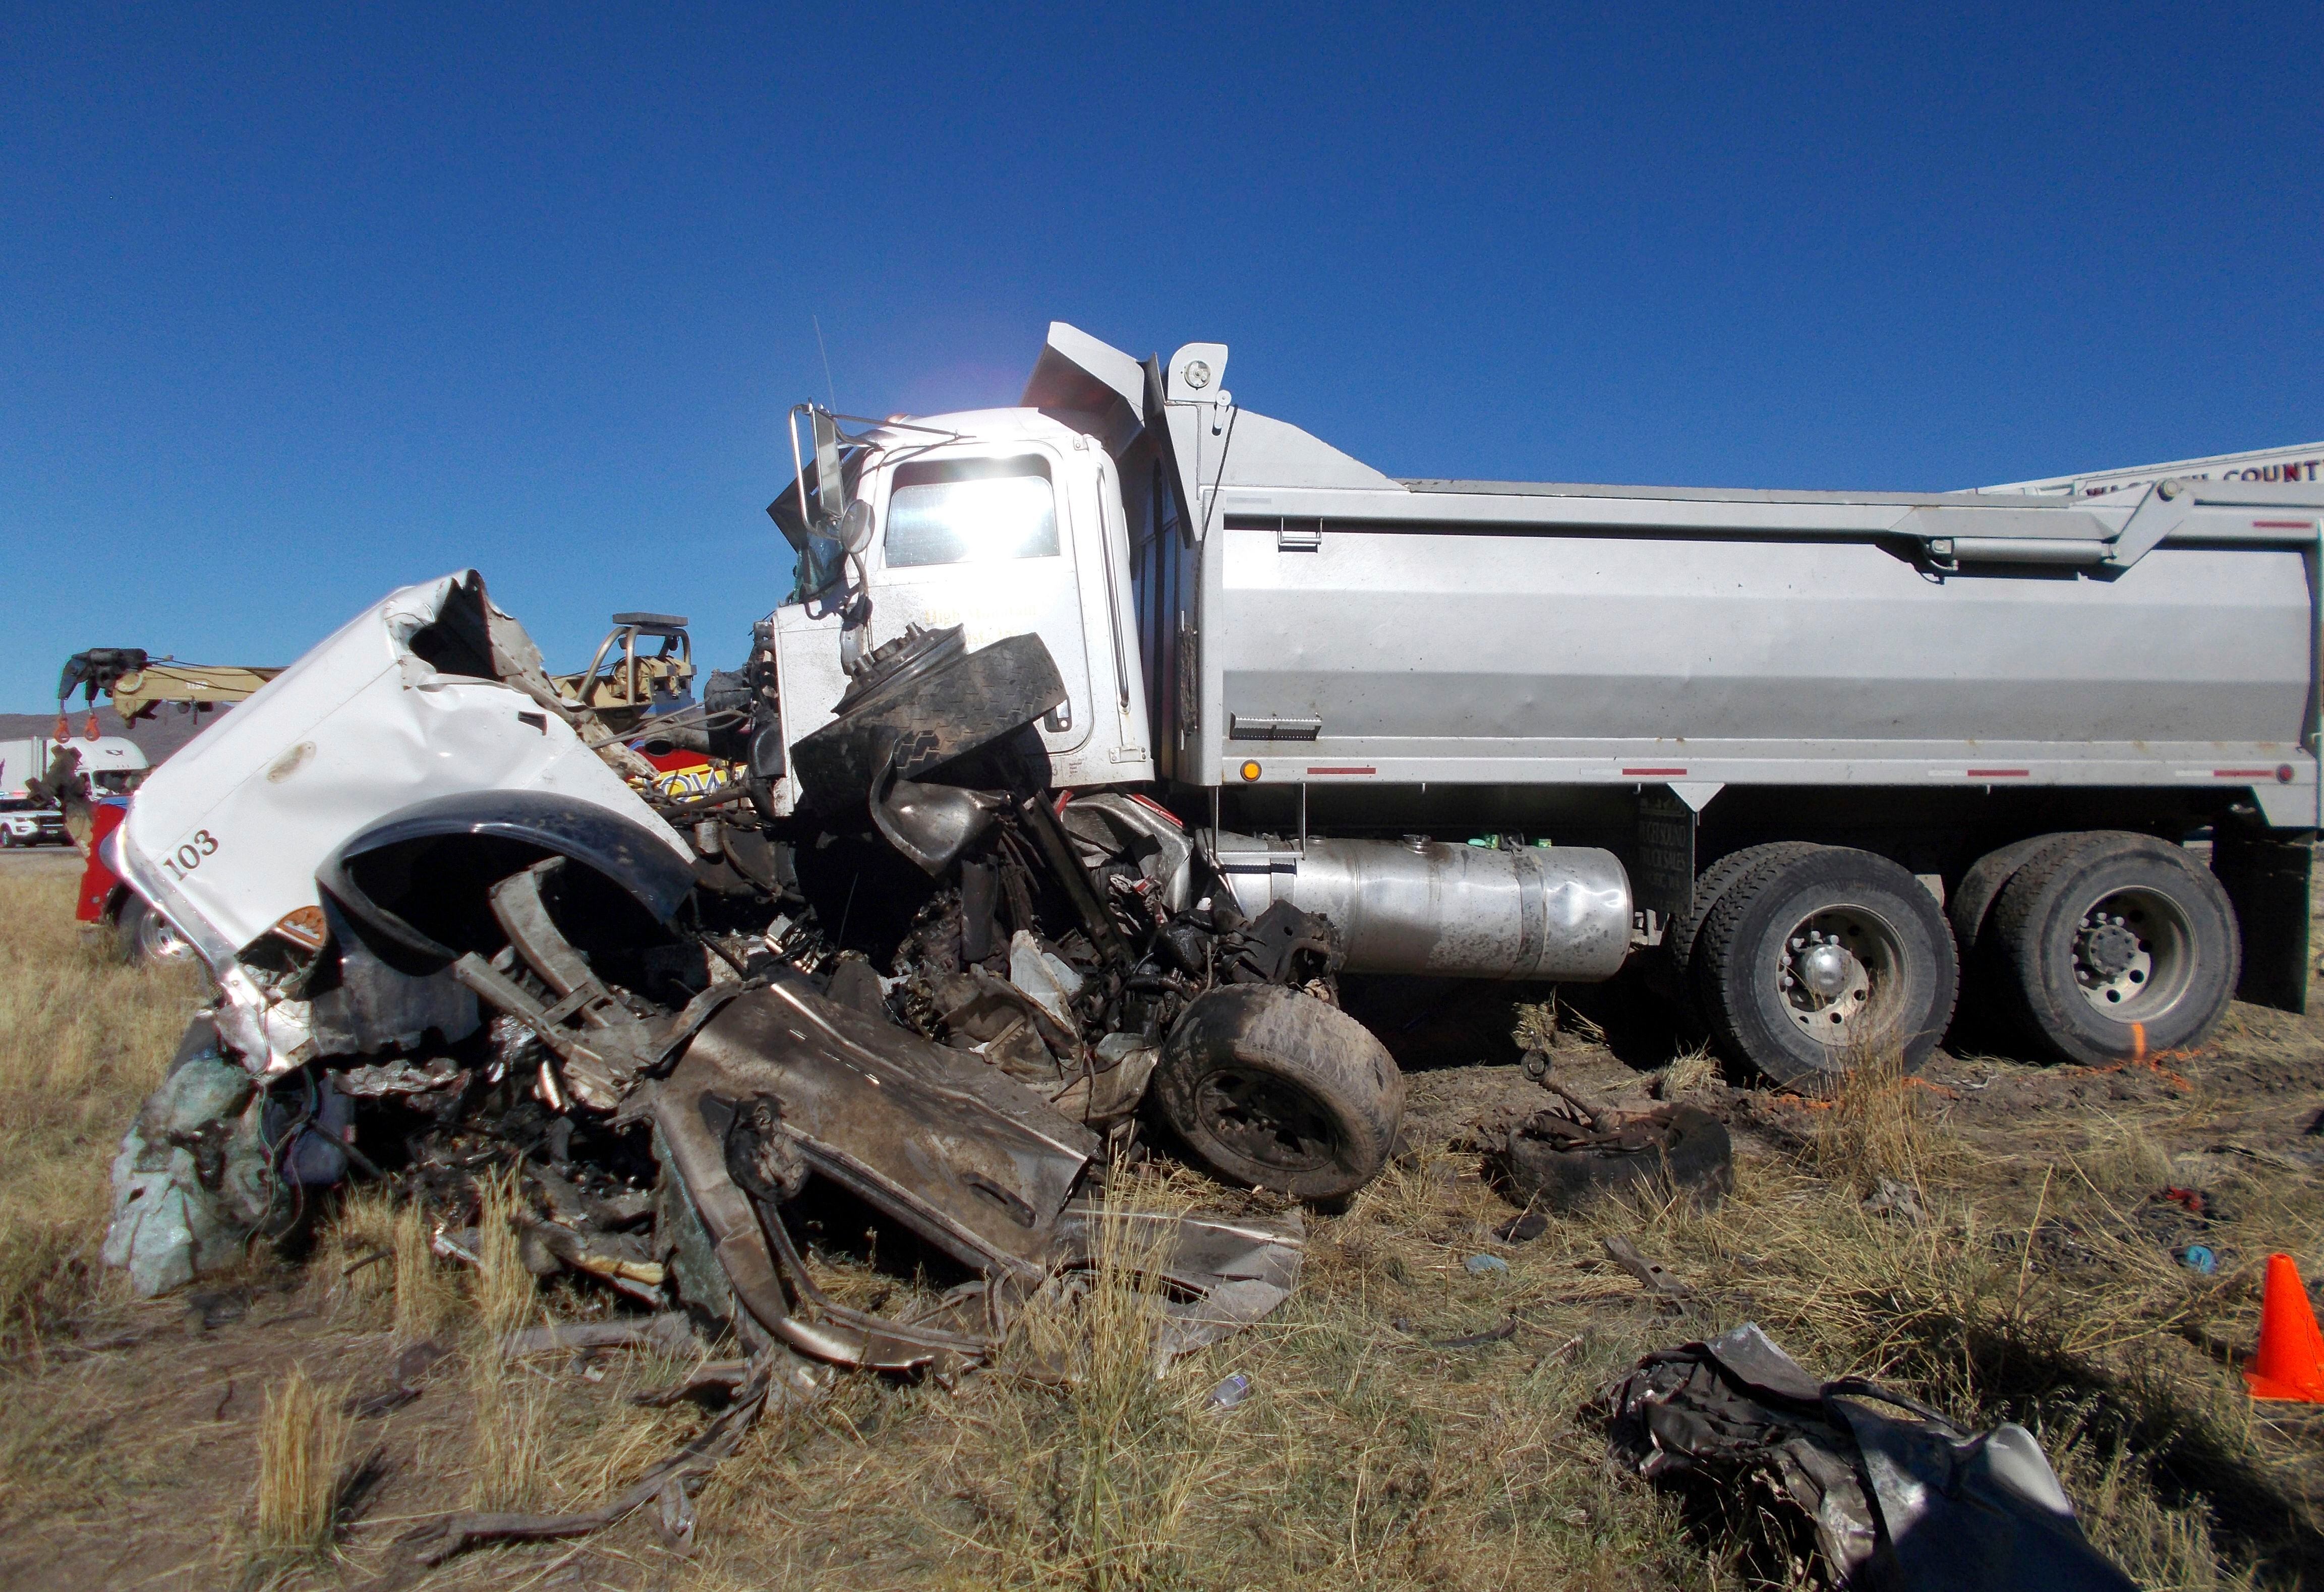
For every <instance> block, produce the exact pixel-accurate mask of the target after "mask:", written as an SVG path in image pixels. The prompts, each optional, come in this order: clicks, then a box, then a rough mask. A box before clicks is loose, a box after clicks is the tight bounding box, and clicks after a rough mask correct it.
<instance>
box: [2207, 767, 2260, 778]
mask: <svg viewBox="0 0 2324 1592" xmlns="http://www.w3.org/2000/svg"><path fill="white" fill-rule="evenodd" d="M2211 778H2214V779H2273V778H2275V770H2274V769H2273V768H2214V769H2212V770H2211Z"/></svg>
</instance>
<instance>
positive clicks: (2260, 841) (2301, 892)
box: [2211, 824, 2316, 1015]
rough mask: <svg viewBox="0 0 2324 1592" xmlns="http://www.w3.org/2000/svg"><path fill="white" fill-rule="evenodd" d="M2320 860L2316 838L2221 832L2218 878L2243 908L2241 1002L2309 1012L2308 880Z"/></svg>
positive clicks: (2225, 828) (2239, 912) (2215, 857)
mask: <svg viewBox="0 0 2324 1592" xmlns="http://www.w3.org/2000/svg"><path fill="white" fill-rule="evenodd" d="M2315 860H2316V837H2315V836H2314V835H2313V834H2303V835H2301V836H2299V837H2297V838H2296V839H2295V838H2287V837H2285V836H2282V835H2280V834H2254V833H2250V832H2248V831H2246V830H2241V829H2237V828H2236V827H2234V826H2233V825H2231V824H2220V825H2219V827H2218V833H2216V835H2215V836H2214V838H2213V839H2212V842H2211V871H2212V872H2213V873H2214V874H2216V875H2218V880H2219V883H2220V885H2221V886H2222V887H2223V888H2225V889H2226V890H2227V899H2228V900H2229V901H2230V902H2232V903H2233V904H2234V906H2235V909H2236V929H2237V931H2238V932H2239V934H2241V936H2242V938H2243V946H2244V963H2243V977H2242V978H2241V980H2239V981H2238V982H2237V984H2236V998H2237V999H2238V1000H2248V1001H2250V1002H2251V1003H2252V1004H2253V1005H2255V1006H2272V1007H2273V1008H2276V1009H2277V1010H2278V1011H2287V1012H2296V1013H2300V1014H2302V1015H2304V1014H2305V1013H2306V1012H2307V1010H2308V976H2309V971H2310V969H2309V963H2308V952H2309V939H2308V932H2309V916H2308V914H2309V911H2310V906H2309V900H2308V881H2309V875H2310V871H2311V870H2312V869H2313V868H2314V866H2315Z"/></svg>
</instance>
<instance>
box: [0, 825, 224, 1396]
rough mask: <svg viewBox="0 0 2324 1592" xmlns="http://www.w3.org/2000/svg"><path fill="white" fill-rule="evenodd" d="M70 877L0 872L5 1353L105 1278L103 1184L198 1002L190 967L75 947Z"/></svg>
mask: <svg viewBox="0 0 2324 1592" xmlns="http://www.w3.org/2000/svg"><path fill="white" fill-rule="evenodd" d="M77 882H78V876H77V875H75V874H73V873H71V872H69V871H67V870H64V869H62V868H56V869H47V868H42V869H39V870H37V871H35V870H33V869H32V868H16V867H12V868H11V869H10V870H7V871H6V872H0V925H5V932H0V1348H7V1349H9V1350H11V1351H15V1350H22V1349H23V1348H26V1347H28V1346H30V1345H31V1344H32V1342H33V1341H34V1340H35V1339H37V1338H38V1336H39V1335H40V1333H41V1332H42V1331H45V1330H52V1329H53V1328H54V1327H56V1326H57V1325H58V1324H60V1323H61V1322H63V1321H67V1320H69V1319H70V1318H72V1317H73V1316H75V1315H76V1314H78V1313H79V1312H80V1311H84V1310H85V1309H86V1308H87V1307H88V1305H89V1304H90V1303H91V1302H93V1301H95V1300H96V1299H97V1298H98V1297H99V1296H100V1294H103V1293H107V1292H108V1290H110V1291H112V1292H114V1293H118V1292H119V1288H118V1279H113V1280H112V1281H111V1282H108V1280H107V1279H106V1276H105V1274H104V1273H103V1272H102V1270H101V1268H100V1267H99V1266H98V1265H97V1248H98V1246H99V1245H100V1244H101V1243H102V1241H103V1239H104V1236H105V1223H106V1216H107V1214H108V1213H109V1211H110V1210H111V1204H112V1192H111V1183H110V1182H109V1174H110V1172H111V1169H112V1164H113V1156H114V1152H115V1150H116V1149H117V1148H118V1147H119V1146H120V1143H121V1135H122V1130H123V1129H124V1127H127V1126H128V1123H129V1118H130V1117H131V1115H132V1114H133V1113H134V1111H135V1110H136V1109H137V1107H138V1104H139V1103H140V1102H141V1101H142V1100H143V1099H144V1097H145V1095H146V1094H147V1093H148V1092H149V1091H150V1090H152V1087H153V1085H154V1084H155V1083H157V1082H159V1081H160V1080H161V1072H162V1069H163V1068H164V1067H165V1066H167V1065H168V1063H169V1060H170V1057H171V1054H172V1053H173V1052H174V1051H175V1049H176V1047H177V1042H178V1038H179V1036H180V1035H181V1034H182V1033H183V1032H184V1030H185V1026H186V1023H187V1020H188V1019H189V1017H191V1016H192V1012H193V1008H194V1007H195V1006H196V1004H197V1003H198V997H199V989H200V983H199V977H198V974H196V973H195V972H193V971H191V970H189V969H186V968H172V969H164V970H148V969H141V968H130V967H124V966H122V965H120V964H119V963H116V962H112V961H110V960H109V959H107V958H106V957H105V956H104V955H102V954H100V953H99V952H97V951H96V950H94V949H90V948H88V947H85V946H83V944H82V943H81V941H80V934H79V929H78V925H76V924H75V923H74V922H73V916H72V909H73V897H74V889H75V886H76V884H77Z"/></svg>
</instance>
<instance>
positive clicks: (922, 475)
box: [886, 456, 1057, 569]
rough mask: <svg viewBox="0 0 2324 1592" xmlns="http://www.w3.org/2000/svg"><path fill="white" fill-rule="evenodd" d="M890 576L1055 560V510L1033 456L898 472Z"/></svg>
mask: <svg viewBox="0 0 2324 1592" xmlns="http://www.w3.org/2000/svg"><path fill="white" fill-rule="evenodd" d="M886 547H887V560H888V567H889V568H890V569H897V568H908V567H911V566H918V565H930V564H983V563H997V562H1000V561H1001V560H1004V559H1011V558H1054V557H1056V555H1057V502H1056V491H1055V489H1054V488H1053V487H1052V486H1051V485H1050V483H1049V466H1048V465H1047V463H1046V462H1045V461H1043V460H1042V459H1040V458H1039V457H1037V456H1024V457H1019V458H1013V459H967V460H961V461H955V462H952V463H936V462H934V461H929V462H926V463H920V464H911V465H901V466H899V468H898V469H897V471H896V479H895V483H894V484H893V485H892V486H891V487H890V489H889V492H888V537H887V543H886Z"/></svg>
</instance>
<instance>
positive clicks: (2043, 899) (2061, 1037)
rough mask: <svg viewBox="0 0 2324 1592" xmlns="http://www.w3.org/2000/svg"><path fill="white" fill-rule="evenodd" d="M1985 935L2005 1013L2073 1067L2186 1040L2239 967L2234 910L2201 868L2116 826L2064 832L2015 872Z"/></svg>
mask: <svg viewBox="0 0 2324 1592" xmlns="http://www.w3.org/2000/svg"><path fill="white" fill-rule="evenodd" d="M1989 932H1990V933H1992V934H1993V935H1994V936H1995V937H1996V939H1997V945H1996V950H1997V952H1999V953H2000V958H2001V960H2002V962H2003V965H2004V967H2005V968H2006V971H2007V973H2008V975H2009V985H2010V987H2009V989H2008V991H2007V993H2008V995H2009V996H2010V998H2011V1003H2012V1005H2013V1006H2015V1008H2016V1011H2017V1015H2018V1016H2019V1017H2021V1018H2022V1019H2023V1020H2024V1023H2025V1024H2026V1026H2027V1027H2028V1028H2029V1029H2030V1030H2031V1032H2032V1034H2033V1036H2034V1037H2036V1038H2038V1039H2039V1040H2040V1041H2041V1042H2042V1044H2043V1045H2045V1046H2046V1047H2047V1048H2049V1049H2050V1050H2052V1051H2053V1052H2055V1053H2056V1054H2058V1055H2060V1056H2061V1057H2063V1058H2064V1059H2065V1060H2067V1061H2070V1062H2080V1063H2083V1064H2085V1065H2098V1064H2102V1063H2107V1062H2116V1061H2122V1060H2125V1059H2133V1058H2138V1057H2143V1056H2148V1055H2153V1054H2156V1053H2157V1052H2160V1051H2166V1050H2172V1049H2175V1048H2177V1047H2179V1046H2181V1045H2187V1044H2194V1043H2196V1042H2197V1041H2198V1040H2199V1039H2201V1038H2202V1037H2203V1035H2206V1034H2208V1033H2209V1032H2210V1030H2211V1026H2212V1025H2213V1024H2215V1023H2217V1022H2218V1020H2219V1017H2220V1016H2221V1014H2223V1013H2224V1012H2225V1011H2226V1010H2227V1002H2228V1001H2229V1000H2230V999H2232V998H2234V995H2235V989H2236V977H2237V975H2238V974H2239V972H2240V971H2241V968H2242V960H2243V953H2242V947H2241V944H2240V943H2239V941H2238V939H2237V937H2236V919H2235V909H2234V907H2233V906H2231V905H2230V904H2229V902H2228V900H2227V891H2226V889H2225V888H2222V887H2221V885H2220V884H2219V881H2218V879H2216V878H2215V877H2213V875H2212V873H2211V871H2210V870H2209V869H2207V868H2205V867H2203V866H2202V864H2200V863H2199V862H2197V861H2196V860H2194V859H2193V858H2192V857H2190V856H2189V855H2188V854H2187V852H2186V851H2185V850H2184V849H2183V848H2182V847H2179V846H2174V845H2172V844H2171V843H2170V842H2167V841H2159V840H2156V839H2155V838H2154V837H2153V836H2152V835H2145V834H2136V833H2129V832H2126V831H2097V832H2093V833H2087V834H2080V835H2076V836H2074V837H2073V839H2072V842H2071V843H2070V844H2067V845H2061V846H2056V847H2052V848H2051V849H2049V850H2047V851H2043V852H2042V853H2041V854H2040V855H2038V856H2037V857H2035V858H2034V859H2033V861H2031V862H2029V863H2027V864H2026V865H2025V866H2024V867H2023V868H2020V869H2019V870H2017V873H2016V875H2015V877H2014V878H2012V879H2010V881H2009V884H2008V886H2007V888H2005V889H2004V890H2003V891H2002V892H2001V899H2000V901H1999V902H1998V903H1997V905H1996V906H1995V907H1994V909H1993V919H1992V924H1991V928H1990V931H1989Z"/></svg>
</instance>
